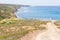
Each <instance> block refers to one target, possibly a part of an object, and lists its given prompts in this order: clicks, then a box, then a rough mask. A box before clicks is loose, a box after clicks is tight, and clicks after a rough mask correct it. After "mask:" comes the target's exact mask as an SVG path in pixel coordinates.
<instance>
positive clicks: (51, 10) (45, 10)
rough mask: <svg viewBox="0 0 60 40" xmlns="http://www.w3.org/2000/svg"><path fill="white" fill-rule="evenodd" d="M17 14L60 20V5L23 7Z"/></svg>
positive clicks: (19, 15)
mask: <svg viewBox="0 0 60 40" xmlns="http://www.w3.org/2000/svg"><path fill="white" fill-rule="evenodd" d="M16 15H17V17H18V18H36V19H53V20H60V6H30V7H21V8H20V9H19V10H18V12H17V13H16Z"/></svg>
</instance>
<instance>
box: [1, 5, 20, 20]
mask: <svg viewBox="0 0 60 40" xmlns="http://www.w3.org/2000/svg"><path fill="white" fill-rule="evenodd" d="M18 8H20V5H11V4H0V20H2V19H5V18H11V17H14V18H15V17H16V15H15V14H14V13H15V12H16V11H17V9H18Z"/></svg>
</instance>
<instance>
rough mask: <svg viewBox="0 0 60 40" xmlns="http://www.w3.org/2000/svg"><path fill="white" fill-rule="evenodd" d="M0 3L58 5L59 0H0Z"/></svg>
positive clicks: (59, 3)
mask: <svg viewBox="0 0 60 40" xmlns="http://www.w3.org/2000/svg"><path fill="white" fill-rule="evenodd" d="M0 3H8V4H24V5H32V6H33V5H34V6H35V5H60V0H0Z"/></svg>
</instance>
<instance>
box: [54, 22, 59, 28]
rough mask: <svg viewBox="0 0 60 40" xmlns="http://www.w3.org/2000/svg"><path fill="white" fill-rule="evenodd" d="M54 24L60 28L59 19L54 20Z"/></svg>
mask: <svg viewBox="0 0 60 40" xmlns="http://www.w3.org/2000/svg"><path fill="white" fill-rule="evenodd" d="M54 24H55V25H56V26H57V27H58V28H59V29H60V21H56V22H55V23H54Z"/></svg>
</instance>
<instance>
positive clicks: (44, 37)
mask: <svg viewBox="0 0 60 40" xmlns="http://www.w3.org/2000/svg"><path fill="white" fill-rule="evenodd" d="M47 28H48V30H47V31H46V32H44V33H39V34H38V35H37V36H36V39H35V40H60V34H59V33H58V32H57V31H58V30H57V27H56V26H55V25H54V24H53V23H52V22H48V23H47Z"/></svg>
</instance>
